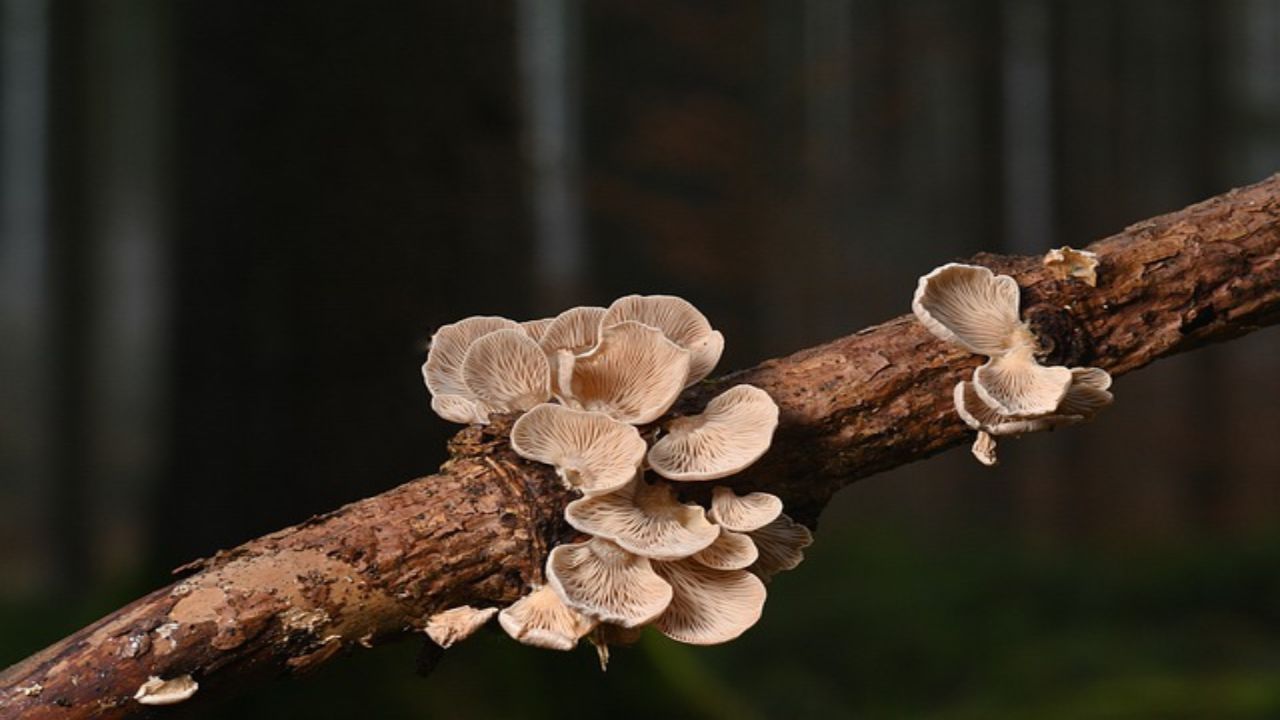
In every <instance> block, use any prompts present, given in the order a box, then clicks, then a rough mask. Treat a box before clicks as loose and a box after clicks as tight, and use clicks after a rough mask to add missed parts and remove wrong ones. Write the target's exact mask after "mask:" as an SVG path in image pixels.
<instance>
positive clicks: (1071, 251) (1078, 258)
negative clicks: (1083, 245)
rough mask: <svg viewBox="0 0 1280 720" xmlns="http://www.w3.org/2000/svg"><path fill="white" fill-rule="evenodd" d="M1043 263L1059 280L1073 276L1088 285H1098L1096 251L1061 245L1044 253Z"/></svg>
mask: <svg viewBox="0 0 1280 720" xmlns="http://www.w3.org/2000/svg"><path fill="white" fill-rule="evenodd" d="M1044 265H1045V267H1047V268H1049V271H1050V272H1052V273H1053V274H1054V276H1055V277H1057V278H1058V279H1059V280H1066V279H1067V278H1075V279H1076V280H1079V281H1081V282H1083V283H1084V284H1085V285H1088V286H1089V287H1097V286H1098V255H1097V253H1093V252H1089V251H1088V250H1076V249H1075V248H1072V247H1070V246H1067V245H1063V246H1062V247H1060V248H1056V249H1054V250H1050V251H1049V252H1047V253H1045V255H1044Z"/></svg>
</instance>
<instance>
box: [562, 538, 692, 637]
mask: <svg viewBox="0 0 1280 720" xmlns="http://www.w3.org/2000/svg"><path fill="white" fill-rule="evenodd" d="M547 581H548V584H549V585H550V586H551V588H553V589H554V590H555V591H556V594H557V595H559V596H560V599H561V600H563V601H564V603H565V604H566V605H568V606H569V607H571V608H573V609H574V610H577V611H578V612H581V613H583V614H584V615H586V616H588V617H591V618H594V619H596V620H599V621H600V622H607V623H613V624H615V625H621V626H623V627H628V628H633V627H638V626H640V625H645V624H648V623H650V622H652V621H653V619H654V618H656V617H658V615H661V614H662V611H663V610H665V609H666V608H667V605H669V604H670V603H671V586H670V585H668V584H667V582H666V581H665V580H663V579H662V578H660V577H658V575H657V574H656V573H654V571H653V565H652V564H650V562H649V559H648V558H645V557H641V556H639V555H633V554H631V553H629V552H627V551H626V550H623V549H622V548H620V547H618V546H617V545H615V544H613V543H611V542H609V541H608V540H605V539H603V538H591V539H590V540H588V541H586V542H581V543H572V544H568V545H558V546H556V547H555V548H554V549H553V550H552V551H551V554H550V555H549V556H547Z"/></svg>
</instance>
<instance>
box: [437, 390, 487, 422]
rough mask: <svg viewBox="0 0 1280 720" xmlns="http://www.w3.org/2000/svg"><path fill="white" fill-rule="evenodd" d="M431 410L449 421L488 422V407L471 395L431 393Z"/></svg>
mask: <svg viewBox="0 0 1280 720" xmlns="http://www.w3.org/2000/svg"><path fill="white" fill-rule="evenodd" d="M431 410H432V411H433V412H435V414H437V415H439V416H440V417H442V418H444V419H445V420H448V421H449V422H456V423H462V424H464V425H470V424H472V423H479V424H481V425H484V424H486V423H488V422H489V408H488V406H486V405H485V404H484V403H482V402H480V401H479V400H477V399H475V398H472V397H463V396H461V395H433V396H432V397H431Z"/></svg>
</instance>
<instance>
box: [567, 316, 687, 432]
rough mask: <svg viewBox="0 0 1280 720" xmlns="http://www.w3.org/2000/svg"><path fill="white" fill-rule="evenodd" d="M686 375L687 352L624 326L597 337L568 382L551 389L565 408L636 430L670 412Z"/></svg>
mask: <svg viewBox="0 0 1280 720" xmlns="http://www.w3.org/2000/svg"><path fill="white" fill-rule="evenodd" d="M688 370H689V351H688V350H685V349H684V348H682V347H680V346H679V345H676V344H675V343H673V342H671V341H670V340H668V339H667V338H666V337H665V336H664V335H663V334H662V333H661V332H660V331H658V330H655V329H654V328H651V327H649V326H647V325H642V324H640V323H636V322H624V323H620V324H618V325H613V326H610V327H607V328H605V329H604V330H603V331H601V333H600V341H599V343H597V344H596V346H595V347H594V348H592V349H591V350H590V351H588V352H587V353H585V354H582V355H578V356H576V357H575V358H574V363H573V370H572V373H571V374H570V376H569V377H568V378H562V380H561V381H560V382H559V383H557V384H558V385H559V387H558V391H559V392H560V393H561V395H560V400H561V402H564V403H565V404H566V405H569V406H571V407H578V408H582V409H584V410H597V411H600V412H603V413H606V414H608V415H609V416H611V417H613V418H615V419H617V420H620V421H622V422H625V423H630V424H632V425H642V424H644V423H648V422H652V421H654V420H657V419H658V418H659V417H661V416H662V414H663V413H665V412H666V411H667V410H668V409H670V407H671V405H672V403H674V402H675V401H676V398H677V397H679V395H680V391H681V390H682V389H683V388H684V378H685V376H686V375H687V374H688Z"/></svg>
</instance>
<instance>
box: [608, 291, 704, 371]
mask: <svg viewBox="0 0 1280 720" xmlns="http://www.w3.org/2000/svg"><path fill="white" fill-rule="evenodd" d="M628 320H634V321H635V322H639V323H643V324H645V325H648V326H649V327H653V328H657V329H658V330H661V331H662V334H663V335H665V336H666V337H667V339H669V340H671V341H672V342H674V343H675V344H677V345H679V346H680V347H682V348H684V349H686V350H688V351H689V353H690V361H689V372H688V375H687V378H686V380H685V385H692V384H693V383H696V382H698V381H699V380H701V379H703V378H705V377H706V376H707V375H709V374H711V371H712V370H713V369H715V366H716V363H718V362H720V355H721V353H723V352H724V335H722V334H720V333H719V332H718V331H716V330H713V329H712V328H711V323H710V322H708V321H707V318H706V316H705V315H703V314H702V313H701V312H699V311H698V309H697V308H695V307H694V306H693V305H692V304H690V303H689V302H688V301H686V300H684V299H683V298H678V297H675V296H673V295H628V296H626V297H622V298H618V299H617V300H614V301H613V304H612V305H610V306H609V309H608V312H606V313H605V315H604V317H603V319H602V320H601V326H602V327H609V326H611V325H616V324H618V323H620V322H625V321H628Z"/></svg>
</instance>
